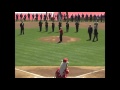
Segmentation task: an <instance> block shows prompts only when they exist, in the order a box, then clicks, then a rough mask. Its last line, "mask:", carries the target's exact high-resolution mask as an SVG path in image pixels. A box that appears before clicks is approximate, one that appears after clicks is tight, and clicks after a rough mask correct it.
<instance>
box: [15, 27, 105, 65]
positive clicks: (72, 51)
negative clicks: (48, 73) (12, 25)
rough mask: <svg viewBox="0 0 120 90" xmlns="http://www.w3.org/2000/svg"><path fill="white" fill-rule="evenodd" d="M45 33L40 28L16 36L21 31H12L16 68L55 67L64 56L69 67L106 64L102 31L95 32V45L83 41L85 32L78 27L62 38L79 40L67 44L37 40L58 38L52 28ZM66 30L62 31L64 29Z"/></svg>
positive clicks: (85, 30)
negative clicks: (96, 36) (51, 37)
mask: <svg viewBox="0 0 120 90" xmlns="http://www.w3.org/2000/svg"><path fill="white" fill-rule="evenodd" d="M48 29H49V30H48V32H45V30H44V28H43V30H42V32H39V28H31V29H25V35H19V33H20V30H19V29H16V30H15V65H16V66H37V65H38V66H39V65H40V66H57V65H59V64H60V62H61V61H60V60H61V59H63V58H64V57H68V58H69V62H70V63H69V65H70V66H104V65H105V30H98V33H99V34H98V39H99V41H97V42H92V41H86V40H87V39H88V33H87V29H85V28H80V30H79V32H78V33H75V28H72V27H71V28H70V30H69V32H68V33H64V36H70V37H76V38H80V41H77V42H70V43H60V44H57V42H56V43H49V42H43V41H40V40H39V38H40V37H47V36H59V33H57V30H58V28H55V32H52V33H50V32H51V31H52V30H51V27H49V28H48ZM64 30H65V28H64Z"/></svg>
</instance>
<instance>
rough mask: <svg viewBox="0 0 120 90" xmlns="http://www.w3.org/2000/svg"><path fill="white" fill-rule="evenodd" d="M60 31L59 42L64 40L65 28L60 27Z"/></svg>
mask: <svg viewBox="0 0 120 90" xmlns="http://www.w3.org/2000/svg"><path fill="white" fill-rule="evenodd" d="M59 32H60V37H59V38H60V41H59V42H58V43H61V42H62V36H63V30H62V27H60V30H59Z"/></svg>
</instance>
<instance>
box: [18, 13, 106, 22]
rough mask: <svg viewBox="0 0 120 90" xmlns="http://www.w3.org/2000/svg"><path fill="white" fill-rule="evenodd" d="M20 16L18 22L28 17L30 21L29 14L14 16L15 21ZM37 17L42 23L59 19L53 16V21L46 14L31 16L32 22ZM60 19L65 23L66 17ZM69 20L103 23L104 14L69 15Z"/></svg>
mask: <svg viewBox="0 0 120 90" xmlns="http://www.w3.org/2000/svg"><path fill="white" fill-rule="evenodd" d="M19 16H20V20H22V19H23V20H24V21H26V17H28V20H29V21H30V14H29V13H28V14H25V15H23V14H22V13H21V14H20V15H18V14H16V21H18V17H19ZM38 17H40V20H44V21H46V20H47V19H49V20H54V19H55V18H56V17H57V20H58V21H59V18H58V15H56V16H55V15H53V17H54V19H53V17H52V15H51V14H50V13H49V14H48V16H46V14H44V15H43V14H40V15H38V14H32V21H33V20H36V21H38ZM68 17H69V15H68ZM61 18H62V20H64V21H67V15H65V14H64V15H61ZM69 19H70V20H71V21H72V22H73V21H79V22H80V21H81V22H84V21H85V22H88V21H90V22H92V21H94V22H95V21H97V22H99V21H100V22H104V21H105V14H104V15H102V14H101V15H92V14H91V15H90V16H88V14H86V15H84V14H82V15H79V14H78V15H75V16H74V15H73V14H72V15H71V16H70V17H69Z"/></svg>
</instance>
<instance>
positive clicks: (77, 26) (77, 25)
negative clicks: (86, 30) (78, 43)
mask: <svg viewBox="0 0 120 90" xmlns="http://www.w3.org/2000/svg"><path fill="white" fill-rule="evenodd" d="M75 25H76V32H78V29H79V23H78V21H76V23H75Z"/></svg>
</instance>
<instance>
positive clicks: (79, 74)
mask: <svg viewBox="0 0 120 90" xmlns="http://www.w3.org/2000/svg"><path fill="white" fill-rule="evenodd" d="M58 67H59V66H16V67H15V78H55V71H56V70H57V68H58ZM69 71H70V72H69V74H68V77H67V78H105V67H104V66H69Z"/></svg>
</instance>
